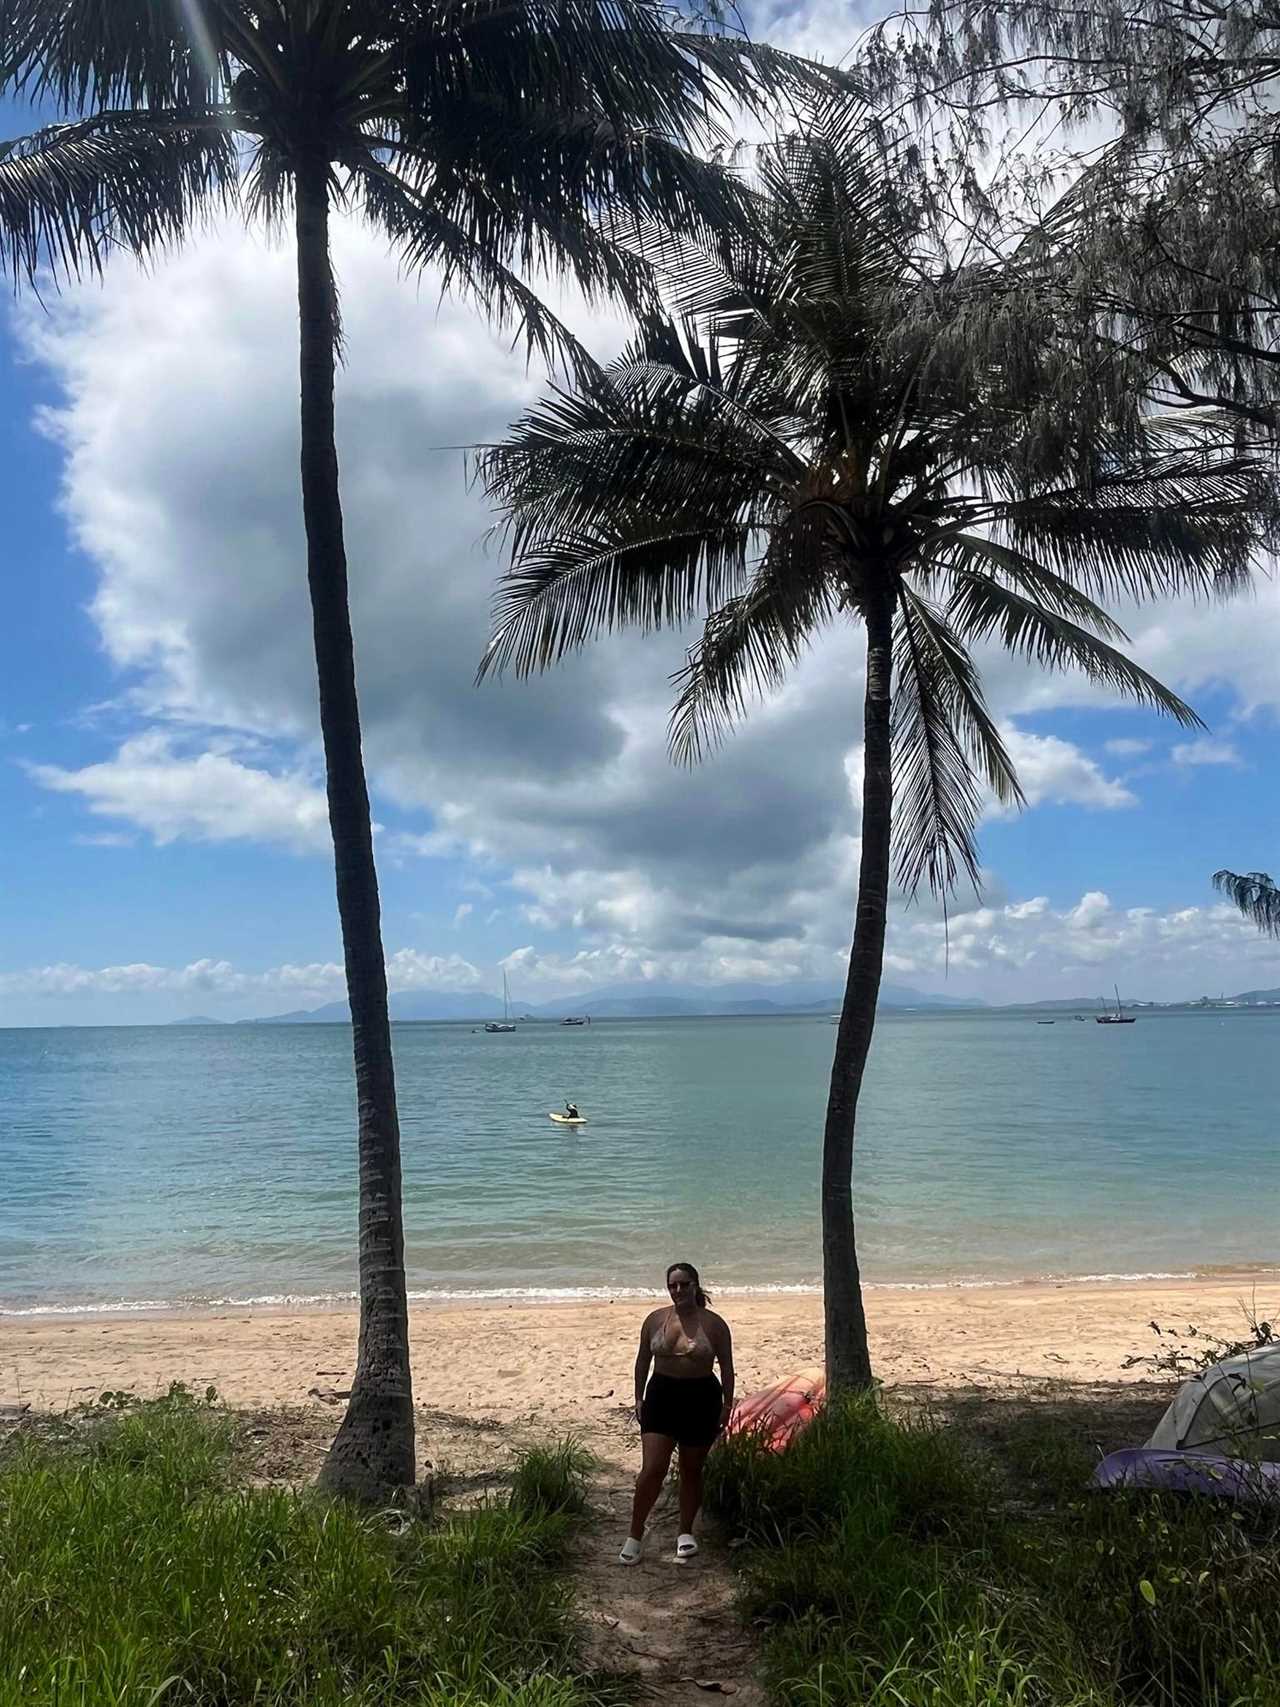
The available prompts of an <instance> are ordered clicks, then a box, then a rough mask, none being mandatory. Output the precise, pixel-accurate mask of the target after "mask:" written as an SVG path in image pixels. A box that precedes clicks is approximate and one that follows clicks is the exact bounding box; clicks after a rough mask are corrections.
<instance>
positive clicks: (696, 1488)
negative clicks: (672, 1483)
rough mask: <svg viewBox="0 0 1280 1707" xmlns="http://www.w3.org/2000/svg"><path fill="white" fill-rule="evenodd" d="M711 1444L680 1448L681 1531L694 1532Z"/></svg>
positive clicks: (682, 1532)
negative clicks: (704, 1470) (694, 1522)
mask: <svg viewBox="0 0 1280 1707" xmlns="http://www.w3.org/2000/svg"><path fill="white" fill-rule="evenodd" d="M710 1450H711V1448H710V1447H709V1446H682V1447H681V1448H680V1533H681V1535H692V1534H693V1520H694V1518H695V1517H697V1515H698V1512H699V1510H700V1508H701V1506H702V1470H703V1466H704V1465H705V1464H706V1462H707V1453H708V1452H710Z"/></svg>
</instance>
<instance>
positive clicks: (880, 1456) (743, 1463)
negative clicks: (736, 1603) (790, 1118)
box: [709, 1397, 1280, 1707]
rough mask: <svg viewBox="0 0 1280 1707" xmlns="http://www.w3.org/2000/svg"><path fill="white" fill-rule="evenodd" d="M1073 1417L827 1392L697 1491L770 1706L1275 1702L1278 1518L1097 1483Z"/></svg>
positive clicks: (1279, 1628) (733, 1450)
mask: <svg viewBox="0 0 1280 1707" xmlns="http://www.w3.org/2000/svg"><path fill="white" fill-rule="evenodd" d="M1092 1461H1093V1459H1092V1455H1091V1453H1090V1451H1089V1448H1088V1445H1087V1443H1086V1441H1085V1440H1083V1439H1082V1437H1081V1435H1080V1433H1079V1431H1077V1430H1071V1429H1068V1428H1065V1427H1063V1426H1061V1424H1059V1423H1055V1421H1054V1420H1053V1419H1052V1417H1050V1416H1047V1415H1046V1416H1043V1417H1036V1416H1034V1415H1027V1416H1024V1417H1023V1418H1022V1419H1021V1420H1020V1422H1019V1423H1018V1425H1017V1426H1016V1427H1015V1428H1013V1429H1011V1430H1009V1431H1008V1432H1007V1433H1006V1435H1005V1437H1004V1438H1003V1439H1002V1441H1001V1443H1000V1450H999V1452H998V1453H997V1452H993V1451H991V1450H990V1446H989V1443H984V1442H982V1441H981V1440H980V1439H978V1438H977V1437H975V1435H974V1434H973V1433H972V1432H970V1431H968V1430H966V1429H965V1428H963V1427H957V1426H954V1425H952V1424H944V1423H943V1422H941V1421H940V1420H938V1419H936V1418H930V1417H928V1416H921V1415H920V1414H916V1415H914V1416H913V1415H910V1414H900V1415H895V1414H893V1413H892V1412H890V1411H889V1410H887V1409H886V1407H885V1406H884V1404H883V1402H877V1400H875V1399H874V1398H869V1397H864V1398H861V1399H856V1400H852V1401H843V1402H841V1403H839V1404H837V1405H834V1406H833V1407H832V1408H831V1409H830V1410H829V1411H828V1413H827V1414H826V1415H825V1416H824V1417H823V1418H821V1419H820V1420H819V1421H818V1422H817V1423H816V1424H815V1425H814V1426H813V1427H812V1428H811V1429H810V1430H809V1431H807V1432H806V1433H805V1434H804V1435H802V1436H801V1437H800V1439H799V1440H798V1441H797V1442H796V1443H795V1444H794V1445H793V1447H792V1448H791V1450H790V1451H788V1452H787V1453H785V1454H782V1455H775V1454H772V1453H769V1452H766V1451H763V1450H761V1449H760V1448H759V1446H757V1445H753V1444H752V1443H751V1442H749V1441H738V1442H730V1443H729V1444H728V1445H727V1446H726V1448H725V1449H724V1450H722V1451H720V1452H717V1453H716V1454H715V1456H714V1458H713V1460H712V1463H711V1466H710V1476H709V1497H710V1501H711V1504H712V1506H713V1508H714V1509H715V1510H716V1511H717V1512H718V1513H719V1515H720V1516H721V1518H722V1519H723V1520H724V1521H725V1522H726V1523H727V1524H728V1526H729V1528H730V1530H731V1532H732V1533H734V1534H736V1535H738V1536H741V1537H743V1538H745V1539H746V1541H747V1543H748V1545H747V1546H746V1547H745V1548H744V1549H743V1550H742V1551H741V1553H740V1554H739V1557H740V1559H741V1561H742V1582H743V1589H742V1610H743V1613H744V1615H745V1616H746V1617H747V1618H749V1619H750V1620H752V1621H753V1622H754V1623H755V1624H756V1625H757V1627H758V1628H759V1629H760V1630H761V1631H762V1633H763V1643H764V1664H765V1670H766V1675H767V1679H768V1682H769V1685H770V1690H771V1695H772V1697H773V1699H774V1700H775V1701H776V1702H778V1703H780V1704H785V1707H853V1704H854V1703H858V1704H859V1707H995V1704H996V1703H1000V1704H1001V1707H1050V1704H1052V1707H1280V1622H1278V1621H1277V1617H1276V1609H1277V1607H1280V1522H1277V1520H1276V1519H1275V1518H1272V1519H1271V1520H1270V1521H1269V1522H1268V1521H1267V1520H1265V1519H1259V1518H1257V1517H1253V1518H1250V1517H1248V1516H1246V1515H1245V1514H1243V1513H1242V1512H1240V1511H1237V1510H1233V1509H1231V1508H1230V1507H1229V1506H1227V1505H1226V1503H1225V1502H1215V1501H1208V1500H1199V1501H1188V1500H1178V1499H1175V1498H1172V1497H1168V1496H1153V1495H1143V1496H1133V1497H1120V1496H1116V1495H1104V1494H1091V1493H1090V1492H1088V1491H1087V1482H1088V1476H1089V1471H1090V1469H1091V1467H1092Z"/></svg>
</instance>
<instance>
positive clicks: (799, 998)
mask: <svg viewBox="0 0 1280 1707" xmlns="http://www.w3.org/2000/svg"><path fill="white" fill-rule="evenodd" d="M841 999H842V997H841V992H840V991H839V990H836V989H832V988H829V987H827V986H825V985H822V984H818V983H812V982H811V983H801V982H797V983H791V984H723V985H710V986H707V985H697V984H644V983H636V984H613V985H610V986H608V987H607V988H605V989H602V990H593V991H589V992H587V993H586V994H584V995H579V996H563V997H560V998H558V999H557V1000H556V1001H554V1002H541V1003H528V1002H518V1001H516V1002H513V1003H512V1004H511V1011H512V1016H513V1018H517V1019H532V1020H559V1019H563V1018H564V1017H565V1016H566V1014H589V1015H590V1016H591V1017H592V1018H593V1019H679V1018H681V1017H696V1016H697V1015H700V1014H729V1015H733V1014H803V1013H815V1014H820V1013H831V1014H834V1013H838V1012H839V1009H840V1003H841ZM1099 1002H1100V998H1099V997H1097V996H1072V997H1067V996H1056V997H1052V998H1050V999H1048V1000H1046V1001H1040V1002H1011V1003H1008V1004H1005V1005H1006V1006H1008V1007H1010V1008H1018V1009H1026V1010H1031V1009H1036V1010H1040V1011H1043V1012H1047V1013H1053V1012H1071V1011H1075V1012H1078V1013H1092V1012H1094V1011H1095V1010H1096V1009H1097V1008H1098V1006H1099ZM1124 1005H1125V1007H1126V1008H1129V1009H1142V1008H1195V1007H1221V1006H1228V1007H1237V1008H1239V1007H1265V1006H1280V989H1275V990H1244V991H1242V992H1241V993H1240V994H1239V995H1237V996H1217V997H1208V996H1201V997H1200V998H1199V999H1198V1000H1194V1001H1184V1002H1148V1001H1136V1000H1135V1001H1126V1002H1125V1004H1124ZM880 1006H881V1007H882V1008H884V1009H886V1010H889V1011H892V1010H894V1009H897V1010H902V1009H920V1010H924V1011H930V1010H932V1011H934V1012H937V1011H939V1010H945V1009H950V1010H958V1009H966V1008H967V1009H970V1010H986V1011H988V1012H999V1011H1000V1009H999V1008H991V1007H990V1005H989V1004H988V1003H986V1002H981V1001H978V1000H976V999H975V998H973V997H964V996H939V995H933V994H931V993H930V992H929V991H927V990H916V989H913V988H912V987H911V986H910V985H909V984H882V985H881V986H880ZM501 1013H502V998H501V997H500V996H490V995H487V994H485V993H484V992H479V993H477V992H476V991H473V990H402V991H401V992H399V994H397V995H394V996H392V998H391V1017H392V1019H394V1020H471V1021H473V1022H475V1023H477V1024H478V1023H479V1022H480V1021H482V1020H487V1019H494V1018H496V1017H498V1016H499V1015H500V1014H501ZM349 1017H350V1016H349V1014H348V1011H347V1004H346V1003H345V1002H326V1003H325V1005H324V1006H323V1007H320V1008H294V1009H292V1010H291V1011H290V1012H289V1013H283V1014H264V1015H262V1016H261V1017H259V1018H255V1019H241V1020H233V1021H226V1020H218V1019H211V1018H210V1017H209V1016H208V1015H207V1014H191V1015H189V1016H188V1017H186V1018H184V1019H176V1020H172V1021H170V1023H171V1024H172V1025H226V1024H233V1025H345V1024H347V1023H348V1020H349Z"/></svg>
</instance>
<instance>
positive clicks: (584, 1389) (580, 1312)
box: [0, 1270, 1280, 1461]
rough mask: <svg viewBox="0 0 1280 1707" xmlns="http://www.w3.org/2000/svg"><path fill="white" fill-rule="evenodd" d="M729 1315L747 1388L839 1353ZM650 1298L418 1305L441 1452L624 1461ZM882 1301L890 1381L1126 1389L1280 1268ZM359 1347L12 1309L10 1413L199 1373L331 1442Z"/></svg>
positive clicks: (1236, 1321) (806, 1331) (1239, 1320)
mask: <svg viewBox="0 0 1280 1707" xmlns="http://www.w3.org/2000/svg"><path fill="white" fill-rule="evenodd" d="M657 1301H658V1300H656V1299H655V1302H657ZM715 1305H716V1307H717V1308H718V1309H720V1310H721V1312H722V1313H723V1314H724V1315H725V1317H726V1319H727V1320H728V1321H729V1322H730V1324H731V1326H732V1328H733V1330H734V1335H735V1342H736V1348H737V1353H736V1354H737V1363H738V1385H739V1391H740V1392H748V1391H750V1390H751V1389H752V1388H753V1387H757V1386H761V1385H763V1384H765V1383H766V1382H768V1381H771V1380H773V1379H775V1378H777V1377H778V1376H779V1375H782V1374H784V1373H786V1372H787V1371H789V1370H792V1369H795V1368H798V1367H801V1366H803V1365H806V1364H812V1363H816V1362H819V1361H820V1360H821V1348H822V1310H821V1300H820V1298H819V1297H817V1296H816V1295H814V1294H812V1293H809V1294H782V1295H779V1294H773V1295H766V1296H762V1295H759V1294H739V1295H735V1294H733V1293H732V1292H727V1293H724V1294H722V1295H720V1296H718V1297H717V1298H716V1300H715ZM647 1307H648V1306H647V1305H646V1304H645V1303H644V1302H643V1301H638V1300H635V1299H626V1300H621V1301H615V1302H610V1301H607V1300H601V1301H599V1302H591V1303H571V1304H570V1303H538V1304H529V1303H523V1302H521V1303H514V1302H506V1303H486V1304H474V1303H469V1304H465V1305H457V1306H449V1305H439V1304H432V1305H419V1306H415V1307H414V1308H413V1310H412V1333H413V1348H414V1379H415V1388H416V1398H417V1402H418V1404H419V1406H420V1407H421V1409H422V1420H421V1429H420V1433H421V1436H422V1442H421V1444H422V1451H423V1454H424V1457H425V1458H431V1457H432V1455H433V1453H440V1452H442V1451H444V1450H447V1455H448V1457H449V1459H450V1461H456V1460H457V1459H458V1457H459V1453H460V1446H461V1444H462V1443H464V1442H465V1439H466V1438H467V1437H469V1436H470V1434H472V1433H475V1432H478V1433H480V1434H482V1435H489V1434H492V1433H495V1432H496V1431H502V1432H503V1433H504V1434H506V1435H508V1436H509V1437H510V1438H513V1439H514V1438H518V1437H524V1436H531V1435H547V1434H558V1433H563V1432H564V1431H566V1430H573V1431H575V1432H577V1433H579V1434H581V1435H582V1436H583V1437H585V1439H586V1440H587V1441H588V1442H589V1443H590V1444H592V1445H593V1446H594V1447H595V1449H596V1450H597V1451H601V1452H603V1453H604V1454H605V1455H606V1456H610V1457H616V1456H617V1454H618V1453H619V1452H620V1451H623V1450H625V1449H626V1447H627V1444H628V1441H629V1438H630V1436H631V1434H632V1432H633V1425H632V1424H631V1421H630V1399H631V1382H632V1362H633V1358H634V1349H635V1343H636V1339H637V1335H638V1329H639V1324H640V1321H641V1319H642V1317H643V1315H644V1313H645V1310H646V1308H647ZM868 1310H869V1315H870V1321H871V1332H872V1345H873V1352H874V1356H875V1360H876V1369H877V1373H878V1374H879V1376H880V1377H881V1378H882V1379H883V1380H884V1381H885V1382H886V1383H888V1384H890V1385H905V1386H909V1387H911V1388H912V1389H920V1388H923V1389H926V1390H927V1389H935V1390H936V1391H937V1392H938V1393H939V1395H945V1394H946V1393H948V1392H954V1391H958V1390H961V1389H964V1390H967V1391H971V1390H973V1389H975V1388H977V1389H979V1390H981V1389H988V1390H991V1391H992V1392H993V1393H994V1392H1002V1393H1007V1392H1008V1391H1009V1390H1010V1389H1015V1388H1019V1387H1034V1386H1041V1387H1043V1386H1045V1385H1046V1384H1059V1385H1061V1384H1066V1385H1068V1386H1071V1387H1077V1386H1089V1385H1097V1384H1101V1385H1107V1386H1111V1385H1113V1384H1122V1383H1127V1382H1132V1383H1141V1382H1149V1381H1150V1379H1151V1376H1152V1373H1153V1372H1152V1369H1151V1367H1150V1365H1149V1364H1147V1363H1145V1362H1135V1361H1133V1360H1134V1359H1142V1358H1146V1357H1148V1356H1149V1355H1150V1354H1151V1353H1152V1352H1153V1351H1155V1350H1156V1348H1157V1346H1158V1344H1159V1341H1158V1340H1157V1337H1156V1335H1155V1334H1154V1333H1153V1332H1152V1329H1151V1327H1150V1326H1149V1324H1150V1323H1151V1322H1152V1321H1156V1322H1158V1323H1160V1325H1161V1326H1162V1327H1167V1326H1173V1327H1176V1328H1178V1329H1181V1330H1184V1331H1185V1329H1186V1328H1187V1327H1188V1325H1194V1326H1195V1327H1196V1328H1198V1329H1200V1330H1201V1331H1207V1332H1216V1333H1220V1334H1222V1335H1224V1336H1231V1335H1239V1334H1241V1333H1243V1331H1244V1328H1245V1323H1246V1316H1247V1314H1248V1313H1249V1312H1253V1313H1255V1314H1256V1315H1258V1316H1260V1317H1265V1318H1267V1319H1271V1320H1274V1319H1275V1317H1276V1315H1277V1314H1278V1313H1280V1275H1278V1274H1277V1273H1276V1272H1275V1271H1274V1270H1269V1271H1263V1272H1260V1273H1257V1272H1247V1271H1246V1272H1241V1273H1239V1274H1213V1275H1206V1276H1203V1277H1199V1278H1194V1279H1185V1280H1184V1279H1178V1280H1168V1279H1160V1280H1129V1281H1125V1282H1123V1283H1114V1282H1082V1281H1072V1282H1061V1283H1052V1282H1037V1283H1035V1284H1027V1285H1014V1286H983V1287H973V1286H955V1287H946V1288H938V1289H928V1290H913V1289H910V1288H907V1287H894V1288H885V1289H883V1290H872V1291H871V1292H869V1294H868ZM355 1342H356V1319H355V1315H354V1312H352V1311H350V1310H346V1309H330V1310H309V1311H288V1310H282V1309H253V1310H250V1309H238V1310H230V1311H223V1312H216V1313H207V1314H198V1313H190V1312H182V1313H178V1312H174V1313H170V1314H163V1315H161V1314H156V1315H129V1316H104V1315H96V1316H75V1317H66V1316H61V1317H60V1316H52V1315H51V1316H27V1317H13V1316H10V1317H4V1318H0V1407H6V1408H9V1407H14V1406H18V1405H28V1406H30V1407H31V1409H32V1411H52V1412H57V1411H60V1410H63V1409H65V1408H67V1407H68V1406H73V1405H76V1404H79V1403H82V1402H84V1401H86V1400H92V1399H94V1398H95V1397H96V1396H97V1395H99V1394H100V1393H102V1392H103V1391H104V1390H107V1389H117V1390H118V1389H130V1390H132V1391H134V1392H136V1393H138V1394H139V1395H146V1394H148V1393H153V1392H157V1391H163V1390H164V1389H165V1388H166V1387H167V1385H168V1384H169V1382H171V1381H184V1382H186V1383H187V1384H188V1385H189V1386H191V1387H193V1388H196V1389H203V1388H205V1387H206V1386H212V1387H215V1388H216V1389H217V1391H218V1393H219V1395H220V1396H221V1397H222V1398H223V1399H224V1400H225V1401H226V1402H227V1403H228V1404H230V1405H232V1406H234V1407H236V1408H238V1409H245V1410H253V1411H268V1410H287V1411H290V1412H293V1413H295V1414H299V1415H303V1414H310V1415H311V1416H312V1417H314V1419H315V1422H316V1425H317V1428H316V1437H317V1438H320V1437H322V1435H323V1432H324V1425H325V1423H328V1422H331V1421H332V1419H333V1418H334V1417H335V1415H336V1412H337V1410H338V1408H339V1406H340V1404H341V1395H343V1393H344V1392H345V1390H346V1388H347V1386H348V1384H349V1381H350V1376H351V1372H352V1368H353V1363H354V1353H355ZM306 1432H307V1433H308V1435H310V1434H311V1432H312V1431H311V1430H310V1429H308V1430H307V1431H306ZM442 1441H443V1443H444V1444H443V1447H442ZM477 1444H479V1442H477ZM462 1456H464V1457H466V1456H469V1454H467V1453H465V1452H463V1453H462Z"/></svg>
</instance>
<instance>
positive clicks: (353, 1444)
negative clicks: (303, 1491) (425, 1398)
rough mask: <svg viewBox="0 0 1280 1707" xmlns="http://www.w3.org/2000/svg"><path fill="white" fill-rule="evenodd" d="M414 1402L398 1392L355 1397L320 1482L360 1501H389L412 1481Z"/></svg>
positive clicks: (338, 1495)
mask: <svg viewBox="0 0 1280 1707" xmlns="http://www.w3.org/2000/svg"><path fill="white" fill-rule="evenodd" d="M414 1473H415V1466H414V1452H413V1403H412V1400H411V1399H409V1398H408V1397H407V1396H401V1395H399V1394H379V1393H368V1392H363V1391H360V1390H358V1389H357V1390H356V1391H354V1392H353V1393H352V1395H351V1402H350V1403H349V1405H348V1406H347V1414H346V1416H345V1417H343V1419H342V1426H341V1428H339V1430H338V1433H337V1435H336V1437H335V1438H334V1442H333V1445H332V1446H331V1447H330V1448H329V1451H328V1454H327V1455H326V1457H325V1461H324V1463H323V1464H322V1465H321V1467H320V1474H319V1476H318V1477H317V1478H316V1485H317V1487H318V1488H319V1489H320V1491H321V1492H322V1493H326V1494H331V1495H333V1496H334V1497H336V1498H338V1499H347V1500H352V1501H354V1502H355V1503H356V1504H357V1505H385V1504H386V1503H387V1500H388V1497H389V1495H391V1494H393V1492H394V1490H396V1489H402V1488H411V1487H412V1486H413V1482H414Z"/></svg>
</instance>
